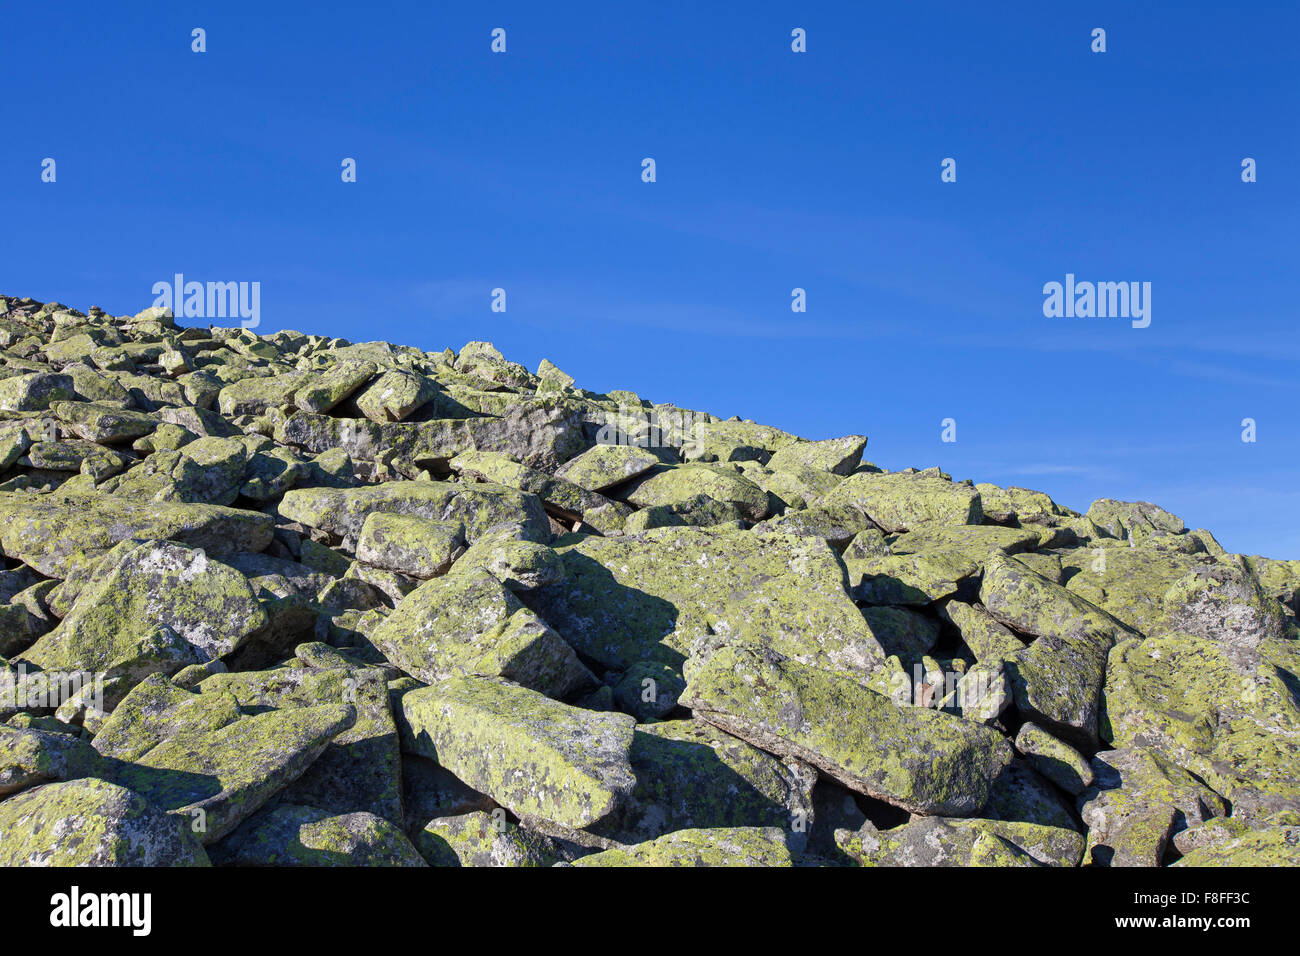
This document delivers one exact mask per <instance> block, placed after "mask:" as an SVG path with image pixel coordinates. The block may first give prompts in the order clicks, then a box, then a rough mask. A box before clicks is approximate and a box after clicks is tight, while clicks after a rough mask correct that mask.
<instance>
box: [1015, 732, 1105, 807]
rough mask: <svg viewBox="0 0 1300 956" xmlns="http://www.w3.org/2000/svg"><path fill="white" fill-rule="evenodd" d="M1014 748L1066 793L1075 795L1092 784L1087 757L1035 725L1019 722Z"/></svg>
mask: <svg viewBox="0 0 1300 956" xmlns="http://www.w3.org/2000/svg"><path fill="white" fill-rule="evenodd" d="M1016 750H1018V751H1020V753H1022V754H1023V755H1024V756H1025V757H1026V758H1027V759H1028V760H1029V764H1030V766H1032V767H1033V768H1034V769H1035V770H1037V771H1038V772H1039V773H1041V774H1042V775H1043V776H1044V777H1046V778H1047V779H1048V780H1050V781H1052V783H1054V784H1056V785H1057V786H1058V787H1060V788H1061V789H1062V790H1064V791H1065V792H1066V793H1072V794H1074V795H1075V796H1078V795H1079V794H1081V793H1083V791H1085V790H1087V789H1088V787H1090V786H1092V767H1091V766H1089V764H1088V760H1087V758H1085V757H1084V756H1083V754H1081V753H1079V751H1077V750H1075V749H1074V748H1073V747H1071V746H1070V745H1069V744H1067V743H1066V742H1065V741H1063V740H1058V739H1057V738H1056V737H1053V736H1052V735H1051V734H1049V733H1048V732H1047V731H1045V730H1044V729H1043V728H1042V727H1039V726H1038V725H1037V724H1034V723H1025V724H1023V725H1021V727H1020V732H1019V733H1018V734H1016Z"/></svg>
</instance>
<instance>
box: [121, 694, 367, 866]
mask: <svg viewBox="0 0 1300 956" xmlns="http://www.w3.org/2000/svg"><path fill="white" fill-rule="evenodd" d="M355 720H356V711H355V709H354V708H353V707H352V706H350V705H345V704H325V705H321V706H319V707H302V708H290V709H286V710H272V711H267V712H266V713H261V714H256V715H254V716H251V717H241V718H240V719H239V720H236V721H234V722H233V723H229V724H226V725H225V726H224V727H220V728H218V729H217V730H210V731H203V730H188V729H187V730H185V731H183V732H181V733H178V734H176V735H175V736H172V737H169V738H167V739H166V740H163V741H162V742H161V743H159V744H157V745H156V746H154V747H152V748H151V749H150V750H148V751H146V752H145V753H143V754H141V755H139V756H138V757H136V758H135V759H134V760H131V761H111V766H109V767H108V768H107V769H106V770H105V771H104V777H105V779H108V780H110V781H112V782H114V783H117V784H119V785H120V786H124V787H127V788H129V789H131V790H134V791H136V792H137V793H139V794H141V795H143V796H144V797H146V798H147V799H148V800H149V802H150V803H152V804H154V805H156V806H158V807H161V808H162V809H164V810H170V811H175V812H176V813H177V815H178V816H180V817H182V818H184V819H185V820H186V821H187V822H189V823H190V825H191V827H192V829H193V830H194V832H196V833H198V835H199V838H200V839H201V840H202V841H203V843H205V844H208V843H214V842H216V841H217V840H220V839H221V838H222V837H224V836H225V835H226V834H228V833H229V832H230V831H231V830H233V829H234V828H235V827H237V826H238V825H239V824H240V823H241V822H243V821H244V820H245V819H247V818H248V817H249V816H250V815H251V814H253V813H254V812H255V811H256V810H257V809H258V808H259V807H261V806H262V805H263V804H265V803H266V802H267V801H268V800H269V799H271V797H273V796H274V795H275V794H276V793H277V792H278V791H280V790H281V789H283V788H284V787H285V786H286V785H287V784H289V783H291V782H292V781H293V780H295V779H297V778H298V777H299V776H300V775H301V774H302V773H303V772H304V771H305V770H306V769H307V768H308V767H310V766H311V764H312V762H313V761H314V760H315V759H316V758H317V757H319V756H320V755H321V753H322V751H324V749H325V747H326V746H328V744H329V743H330V741H331V740H333V739H334V738H335V737H336V736H338V735H339V734H340V733H341V732H342V731H344V730H346V729H348V728H349V727H351V726H352V724H353V723H354V722H355Z"/></svg>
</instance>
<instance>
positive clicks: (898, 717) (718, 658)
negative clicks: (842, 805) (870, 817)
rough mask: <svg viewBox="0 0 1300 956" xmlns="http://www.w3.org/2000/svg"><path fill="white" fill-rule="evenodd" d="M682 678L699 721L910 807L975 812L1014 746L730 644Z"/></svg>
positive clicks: (991, 733)
mask: <svg viewBox="0 0 1300 956" xmlns="http://www.w3.org/2000/svg"><path fill="white" fill-rule="evenodd" d="M686 676H687V679H688V683H687V686H686V690H685V691H683V693H682V697H681V700H682V703H683V704H684V705H685V706H687V707H689V708H691V710H692V711H693V712H694V713H695V715H696V716H697V717H698V718H700V719H701V720H705V721H708V722H709V723H711V724H714V725H716V726H717V727H719V728H721V729H722V730H724V731H726V732H728V733H730V734H733V735H735V736H737V737H740V738H741V739H744V740H748V741H749V742H750V743H752V744H754V745H755V746H757V747H761V748H762V749H764V750H767V751H769V752H771V753H778V754H783V755H785V756H790V757H796V758H798V759H800V760H803V761H806V762H807V763H810V764H812V765H813V766H815V767H817V768H818V769H819V770H821V771H822V772H824V773H826V774H827V775H829V776H830V777H832V778H834V779H835V780H838V781H839V782H840V783H842V784H843V785H844V786H846V787H848V788H849V789H851V790H856V791H858V792H860V793H864V794H867V795H868V796H872V797H875V798H877V799H879V800H884V801H886V802H887V803H892V804H893V805H895V806H898V807H902V808H903V809H905V810H910V811H911V812H913V813H926V814H934V815H947V816H958V815H966V814H974V813H977V812H978V811H979V810H980V809H981V808H982V807H983V805H984V803H985V802H986V801H987V800H988V797H989V793H990V788H991V784H992V781H993V779H994V777H995V776H997V774H998V773H999V771H1001V769H1002V768H1003V767H1004V766H1006V765H1007V764H1008V763H1009V762H1010V761H1011V759H1012V750H1011V746H1010V744H1008V743H1007V742H1006V740H1005V739H1004V738H1003V737H1002V736H1001V735H1000V734H999V733H998V732H997V731H995V730H993V729H991V728H989V727H986V726H984V725H983V724H977V723H974V722H971V721H966V720H962V719H961V718H958V717H953V716H951V715H949V714H945V713H942V712H940V711H937V710H930V709H927V708H920V707H898V706H895V705H894V703H893V702H892V701H891V700H890V698H888V697H886V696H884V695H882V694H879V693H877V692H876V691H873V690H869V689H867V688H866V687H863V686H862V685H860V684H858V683H856V682H854V681H852V680H850V679H848V678H845V677H841V676H838V675H836V674H832V673H830V672H828V671H823V670H820V669H819V668H815V667H809V666H808V665H806V664H801V663H799V662H797V661H791V660H787V659H784V658H781V657H779V656H778V655H776V654H774V653H772V652H771V651H767V650H764V649H759V648H753V647H746V646H725V647H721V648H719V649H717V650H715V651H712V652H710V653H708V654H707V656H703V657H692V658H691V660H690V661H689V662H688V663H687V668H686Z"/></svg>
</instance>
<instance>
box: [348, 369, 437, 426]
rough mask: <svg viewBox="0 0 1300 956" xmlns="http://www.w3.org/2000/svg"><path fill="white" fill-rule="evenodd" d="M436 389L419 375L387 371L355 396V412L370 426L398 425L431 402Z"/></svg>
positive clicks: (392, 370) (393, 370) (394, 370)
mask: <svg viewBox="0 0 1300 956" xmlns="http://www.w3.org/2000/svg"><path fill="white" fill-rule="evenodd" d="M436 391H437V389H436V387H435V386H434V384H433V383H432V382H431V381H430V380H429V379H428V378H426V377H424V376H423V375H415V374H412V373H410V372H403V371H398V370H396V369H390V370H388V371H386V372H384V373H383V374H382V375H380V376H379V377H378V378H377V379H375V380H374V381H373V382H371V383H370V384H369V385H367V386H366V387H365V388H364V389H363V390H362V391H361V392H360V393H359V394H358V395H357V396H356V403H357V409H358V410H359V411H360V412H361V414H362V415H365V416H366V418H368V419H370V420H371V421H373V422H400V421H402V420H403V419H405V418H406V417H407V416H409V415H410V414H411V413H412V412H414V411H415V410H416V409H417V408H419V407H420V406H421V405H424V404H427V403H428V402H429V401H430V400H432V398H433V396H434V394H435V393H436Z"/></svg>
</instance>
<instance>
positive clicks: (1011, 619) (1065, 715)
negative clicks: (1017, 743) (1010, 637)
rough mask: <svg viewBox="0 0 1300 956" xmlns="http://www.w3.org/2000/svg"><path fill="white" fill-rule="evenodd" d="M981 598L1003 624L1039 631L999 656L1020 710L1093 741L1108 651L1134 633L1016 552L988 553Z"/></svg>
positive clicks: (1058, 729)
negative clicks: (1023, 561) (1005, 554)
mask: <svg viewBox="0 0 1300 956" xmlns="http://www.w3.org/2000/svg"><path fill="white" fill-rule="evenodd" d="M980 600H981V601H983V603H984V606H985V607H986V608H987V609H988V611H989V613H990V614H992V615H993V616H994V617H995V618H997V619H998V620H999V621H1001V622H1002V623H1003V624H1006V625H1008V626H1010V627H1013V628H1015V629H1016V630H1017V631H1019V632H1020V633H1023V634H1027V635H1030V636H1033V637H1035V638H1036V640H1034V641H1033V643H1031V644H1030V645H1029V646H1028V647H1025V648H1023V649H1022V650H1019V651H1013V652H1012V653H1010V654H1008V655H1007V656H1006V657H1005V658H1004V659H1003V665H1004V667H1005V668H1006V670H1007V674H1008V676H1009V677H1010V679H1011V686H1012V689H1013V691H1014V693H1015V695H1016V706H1017V707H1018V708H1019V709H1020V712H1021V713H1022V714H1024V715H1025V716H1027V717H1031V718H1033V719H1034V720H1036V721H1038V722H1040V723H1042V724H1043V725H1044V726H1046V727H1047V728H1049V729H1051V730H1052V731H1053V732H1054V733H1056V734H1058V735H1062V736H1064V737H1065V738H1068V739H1069V740H1071V741H1073V742H1076V743H1079V744H1081V745H1083V746H1095V745H1096V742H1097V739H1098V738H1097V718H1098V712H1099V709H1100V704H1101V701H1100V695H1101V687H1102V683H1103V681H1104V679H1105V675H1106V658H1107V655H1108V654H1109V653H1110V649H1111V647H1112V646H1114V644H1115V642H1116V641H1117V640H1120V639H1123V638H1127V637H1130V636H1131V635H1132V632H1131V631H1130V630H1129V629H1127V628H1126V627H1124V625H1123V624H1121V623H1120V622H1119V621H1117V620H1115V619H1114V618H1113V617H1111V616H1110V615H1109V614H1107V613H1106V612H1105V611H1103V610H1101V608H1098V607H1096V606H1095V605H1093V604H1091V603H1090V602H1088V601H1085V600H1084V599H1083V598H1081V597H1079V596H1078V595H1076V594H1074V593H1073V592H1071V591H1069V590H1067V589H1066V588H1063V587H1061V586H1060V585H1058V584H1053V583H1052V582H1051V581H1048V580H1047V579H1046V578H1044V577H1042V576H1041V575H1038V574H1035V573H1034V572H1033V571H1031V570H1029V569H1028V568H1027V567H1025V566H1024V565H1023V564H1021V563H1019V562H1018V561H1016V560H1015V559H1014V558H1007V557H1001V556H998V557H990V559H989V561H988V562H987V564H986V566H985V570H984V579H983V583H982V584H981V586H980Z"/></svg>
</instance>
